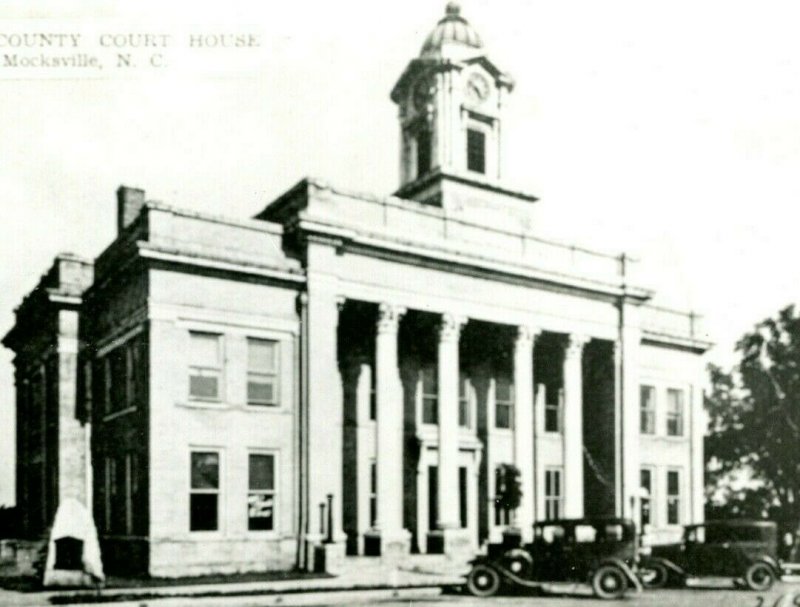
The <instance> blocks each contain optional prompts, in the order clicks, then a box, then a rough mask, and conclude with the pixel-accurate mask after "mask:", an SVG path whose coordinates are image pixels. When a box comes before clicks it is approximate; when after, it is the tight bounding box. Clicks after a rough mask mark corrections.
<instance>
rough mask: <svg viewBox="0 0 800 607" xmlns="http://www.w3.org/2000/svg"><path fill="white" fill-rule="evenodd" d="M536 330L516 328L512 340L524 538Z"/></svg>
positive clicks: (529, 513) (529, 515) (529, 499)
mask: <svg viewBox="0 0 800 607" xmlns="http://www.w3.org/2000/svg"><path fill="white" fill-rule="evenodd" d="M537 334H538V331H537V330H536V329H532V328H531V327H525V326H521V327H518V328H517V339H516V342H515V343H514V392H515V402H514V463H515V464H516V466H517V468H518V469H519V471H520V482H521V488H522V500H521V501H520V505H519V508H518V509H517V526H518V527H519V528H520V529H521V530H522V538H523V541H525V542H529V541H531V539H532V536H533V519H534V509H535V503H536V502H535V495H534V482H533V479H534V468H533V411H534V406H533V404H534V393H533V344H534V341H535V339H536V335H537Z"/></svg>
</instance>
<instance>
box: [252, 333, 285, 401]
mask: <svg viewBox="0 0 800 607" xmlns="http://www.w3.org/2000/svg"><path fill="white" fill-rule="evenodd" d="M247 404H249V405H258V406H266V407H274V406H277V405H278V342H276V341H270V340H266V339H255V338H251V337H248V338H247Z"/></svg>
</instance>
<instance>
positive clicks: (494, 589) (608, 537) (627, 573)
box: [467, 518, 641, 599]
mask: <svg viewBox="0 0 800 607" xmlns="http://www.w3.org/2000/svg"><path fill="white" fill-rule="evenodd" d="M533 531H534V534H533V541H532V542H531V543H530V544H526V545H524V546H521V545H520V544H519V542H517V544H516V545H513V544H511V543H509V542H507V541H506V542H503V543H502V544H489V546H488V549H487V553H486V554H485V555H480V556H478V557H477V558H475V559H474V560H473V561H472V570H471V571H470V573H469V575H468V576H467V589H468V590H469V592H470V593H471V594H473V595H475V596H480V597H489V596H493V595H495V594H497V593H498V592H499V591H500V589H501V587H503V586H504V585H505V586H508V587H514V586H516V587H521V588H530V589H539V588H541V586H542V584H544V583H552V582H573V583H574V582H578V583H583V584H589V585H590V586H591V588H592V591H593V592H594V594H595V595H596V596H598V597H600V598H604V599H616V598H621V597H622V596H623V595H624V594H625V593H626V592H627V591H628V589H629V588H631V587H633V588H636V589H637V590H641V584H640V582H639V579H638V578H637V576H636V574H635V573H634V569H633V568H634V567H635V560H636V549H637V540H636V528H635V526H634V524H633V522H632V521H629V520H627V519H617V518H603V519H588V518H585V519H569V520H552V521H546V522H541V523H537V524H535V525H534V528H533Z"/></svg>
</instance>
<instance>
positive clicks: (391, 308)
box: [377, 303, 406, 333]
mask: <svg viewBox="0 0 800 607" xmlns="http://www.w3.org/2000/svg"><path fill="white" fill-rule="evenodd" d="M405 313H406V309H405V308H404V307H403V306H398V305H396V304H390V303H382V304H380V305H379V306H378V323H377V327H378V333H389V332H396V331H397V325H398V323H399V322H400V319H401V318H402V316H403V314H405Z"/></svg>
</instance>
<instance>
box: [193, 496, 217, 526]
mask: <svg viewBox="0 0 800 607" xmlns="http://www.w3.org/2000/svg"><path fill="white" fill-rule="evenodd" d="M190 510H191V512H190V516H189V529H190V530H191V531H216V530H217V495H216V494H215V493H193V494H192V495H191V499H190Z"/></svg>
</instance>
